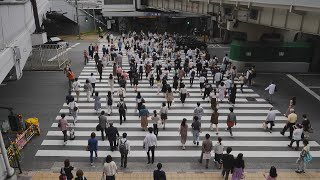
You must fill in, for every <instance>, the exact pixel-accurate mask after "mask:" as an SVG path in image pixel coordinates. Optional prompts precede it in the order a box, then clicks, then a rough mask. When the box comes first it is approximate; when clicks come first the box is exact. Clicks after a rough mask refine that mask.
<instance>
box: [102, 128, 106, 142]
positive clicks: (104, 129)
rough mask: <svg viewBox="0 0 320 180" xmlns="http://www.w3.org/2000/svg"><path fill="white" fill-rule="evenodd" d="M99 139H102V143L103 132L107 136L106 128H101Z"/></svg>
mask: <svg viewBox="0 0 320 180" xmlns="http://www.w3.org/2000/svg"><path fill="white" fill-rule="evenodd" d="M100 131H101V138H102V141H104V132H105V133H106V135H107V128H101V130H100Z"/></svg>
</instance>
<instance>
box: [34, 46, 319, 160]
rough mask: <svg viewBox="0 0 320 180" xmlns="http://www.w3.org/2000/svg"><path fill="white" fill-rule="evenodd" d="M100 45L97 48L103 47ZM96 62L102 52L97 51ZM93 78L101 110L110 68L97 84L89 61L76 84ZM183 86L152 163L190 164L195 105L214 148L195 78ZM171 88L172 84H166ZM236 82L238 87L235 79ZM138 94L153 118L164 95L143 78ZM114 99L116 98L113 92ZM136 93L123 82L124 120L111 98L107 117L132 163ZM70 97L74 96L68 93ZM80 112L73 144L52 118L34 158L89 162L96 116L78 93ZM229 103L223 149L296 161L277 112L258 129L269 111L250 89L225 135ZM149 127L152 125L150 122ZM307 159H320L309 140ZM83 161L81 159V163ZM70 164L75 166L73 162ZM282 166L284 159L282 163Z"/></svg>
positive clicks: (138, 153) (222, 109) (139, 152)
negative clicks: (124, 140) (183, 128)
mask: <svg viewBox="0 0 320 180" xmlns="http://www.w3.org/2000/svg"><path fill="white" fill-rule="evenodd" d="M102 44H104V43H101V44H100V46H99V47H102ZM123 54H124V56H123V63H122V64H123V69H124V70H126V71H128V70H129V64H128V60H127V56H126V53H125V51H123ZM99 55H100V57H101V56H102V52H99ZM91 73H94V76H95V77H96V78H97V82H96V88H95V89H96V91H97V92H99V95H100V96H101V97H102V99H101V102H102V110H106V96H107V92H108V91H110V87H109V86H108V77H109V74H112V66H111V65H109V66H108V67H105V68H104V70H103V78H102V80H101V81H99V80H98V79H99V75H98V72H97V70H96V68H95V63H94V61H93V60H90V62H89V63H88V64H87V65H86V66H85V67H84V69H83V71H82V72H81V74H80V76H79V77H78V79H79V80H78V81H79V82H80V83H82V85H83V84H84V83H85V80H86V79H87V78H89V76H90V74H91ZM173 75H174V74H173V72H171V74H170V77H171V79H172V77H173ZM208 77H209V78H208V79H209V82H212V76H210V72H209V71H208ZM183 82H184V83H185V85H186V87H187V89H188V92H189V93H190V97H188V98H187V99H186V103H185V104H184V106H183V105H182V104H181V102H180V100H179V99H180V98H179V94H178V93H175V94H174V97H175V102H174V103H173V105H172V107H171V109H169V111H168V120H167V124H166V129H165V130H162V129H161V128H160V129H159V134H158V144H157V149H156V154H155V156H156V161H157V157H163V158H165V157H168V158H170V159H171V161H178V162H179V161H180V160H181V158H183V160H184V161H189V162H193V161H194V159H195V158H196V157H199V156H200V151H201V143H200V146H196V145H194V144H193V143H192V133H191V123H192V116H193V110H194V108H195V107H196V102H200V103H201V106H202V107H203V108H204V114H203V116H202V120H201V123H202V129H203V131H202V133H201V134H200V139H201V140H203V139H204V136H205V134H207V133H208V134H210V135H211V140H213V143H214V144H215V142H216V141H217V135H216V133H215V131H212V130H210V129H209V127H210V118H211V113H212V110H211V107H210V103H209V102H208V101H207V100H203V99H202V95H201V94H200V89H199V81H198V77H196V78H195V80H194V84H193V87H189V86H190V84H189V79H188V78H186V79H185V80H183ZM169 83H171V80H169ZM235 83H239V82H238V81H237V80H235ZM118 88H119V85H118V84H116V83H115V86H114V90H115V91H117V89H118ZM138 91H140V92H141V95H142V97H143V98H144V99H145V101H146V103H145V105H146V107H147V109H149V112H150V115H152V112H153V110H157V111H159V109H160V106H161V103H162V102H165V98H164V97H163V94H162V93H160V94H157V88H156V87H155V88H150V85H149V82H148V80H147V79H146V78H145V76H143V79H142V80H140V81H139V87H138ZM115 94H116V93H115ZM136 94H137V93H136V92H135V91H134V88H133V87H131V86H130V84H129V83H127V89H126V98H125V102H126V104H127V107H128V111H127V113H126V116H127V120H126V122H124V123H123V124H122V125H120V123H119V116H118V113H117V112H118V109H117V107H116V104H117V102H118V101H119V97H118V96H117V95H115V96H114V103H113V113H112V114H111V116H107V119H108V120H109V121H113V122H114V126H115V127H117V128H118V130H119V133H120V134H122V133H123V132H126V133H127V134H128V140H129V141H130V144H131V153H130V154H129V158H135V159H136V160H146V152H145V150H144V149H143V148H142V146H143V144H142V143H143V139H144V137H145V135H146V133H147V132H145V131H142V130H141V127H140V118H139V117H138V115H137V112H136V100H135V96H136ZM72 95H75V93H72ZM78 106H79V113H78V118H77V119H78V121H77V123H76V124H75V125H74V126H73V127H74V129H75V136H76V139H75V140H70V141H68V143H67V145H66V146H63V137H62V132H61V131H60V130H59V128H58V124H57V123H58V120H59V118H60V115H59V114H57V116H56V117H55V122H53V123H52V125H51V128H50V129H49V131H48V132H47V134H46V138H45V139H44V140H43V142H42V144H41V146H40V147H39V150H38V151H37V152H36V154H35V156H36V157H44V158H50V157H51V158H52V157H53V158H59V157H63V158H89V152H88V151H86V150H85V149H86V146H87V140H88V139H89V137H90V134H91V132H96V130H95V127H96V125H97V124H98V115H97V114H96V112H95V110H94V109H93V106H94V100H93V98H91V100H90V102H87V98H86V93H85V92H81V93H80V98H79V101H78ZM229 107H231V105H230V104H228V103H227V99H225V100H223V102H222V103H219V114H220V116H219V137H222V139H223V141H222V142H223V144H224V145H225V147H226V146H231V147H232V148H233V152H232V153H233V154H234V155H237V154H238V153H243V154H244V157H245V158H269V157H276V158H280V159H281V158H296V157H298V156H299V153H300V152H299V151H293V150H292V149H290V148H288V147H287V145H288V144H289V139H288V138H287V136H288V135H289V134H288V132H286V134H285V136H282V135H281V134H280V133H279V131H280V129H281V128H282V127H283V126H284V124H285V122H286V118H285V117H283V116H282V115H281V114H282V113H281V112H280V111H277V110H276V113H277V117H276V121H275V126H274V128H273V133H269V131H265V130H263V129H262V122H263V121H264V120H265V118H266V114H267V112H268V111H269V108H270V107H272V105H271V104H269V103H268V102H267V101H266V100H265V99H263V98H261V97H260V95H259V94H257V93H255V92H254V91H253V90H252V89H250V88H249V87H247V86H244V89H243V93H241V92H240V90H239V89H238V90H237V98H236V104H235V105H234V109H235V110H234V112H235V114H236V115H237V121H238V123H237V126H235V127H234V128H233V137H230V134H229V132H227V131H225V128H226V119H227V114H228V113H229V110H228V109H229ZM59 113H66V114H68V113H69V110H68V106H67V104H66V103H64V104H63V105H62V108H61V110H60V111H59ZM183 118H186V119H187V123H188V125H189V131H188V140H187V143H186V150H182V149H181V144H180V136H179V132H178V128H179V127H180V123H181V121H182V119H183ZM66 119H67V120H68V121H69V122H70V124H72V122H73V117H72V116H68V115H67V116H66ZM149 126H152V123H151V122H149ZM96 135H97V139H98V140H99V145H98V146H99V148H98V156H99V157H106V156H107V155H111V156H112V157H120V153H119V152H118V151H114V152H111V151H110V149H109V142H108V141H101V134H100V132H96ZM310 146H311V154H312V156H313V157H320V152H319V150H320V145H319V144H318V143H317V142H316V141H314V140H311V141H310ZM81 160H82V159H81ZM73 161H76V160H74V159H73ZM284 161H285V160H284Z"/></svg>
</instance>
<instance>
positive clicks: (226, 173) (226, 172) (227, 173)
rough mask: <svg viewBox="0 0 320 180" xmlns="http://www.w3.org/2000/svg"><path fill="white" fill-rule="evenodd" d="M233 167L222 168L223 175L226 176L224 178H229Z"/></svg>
mask: <svg viewBox="0 0 320 180" xmlns="http://www.w3.org/2000/svg"><path fill="white" fill-rule="evenodd" d="M230 172H231V169H225V168H222V176H225V177H224V179H225V180H228V178H229V174H230Z"/></svg>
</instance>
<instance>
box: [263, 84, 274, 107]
mask: <svg viewBox="0 0 320 180" xmlns="http://www.w3.org/2000/svg"><path fill="white" fill-rule="evenodd" d="M265 90H266V91H268V92H269V103H271V104H272V96H273V94H274V92H275V91H276V85H275V84H274V82H273V81H272V82H271V84H270V85H269V86H268V87H267V88H266V89H265Z"/></svg>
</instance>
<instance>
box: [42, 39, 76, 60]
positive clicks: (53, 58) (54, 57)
mask: <svg viewBox="0 0 320 180" xmlns="http://www.w3.org/2000/svg"><path fill="white" fill-rule="evenodd" d="M79 44H80V43H76V44H74V45H73V46H71V47H69V48H67V49H66V50H65V51H63V52H61V53H59V54H58V55H55V56H53V57H52V58H50V59H49V60H48V61H53V60H55V59H56V58H57V57H58V56H61V55H62V54H64V53H66V52H68V51H69V50H71V49H72V48H74V47H76V46H77V45H79Z"/></svg>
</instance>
